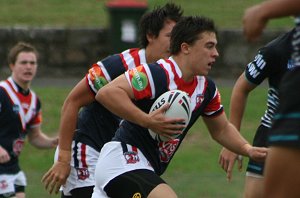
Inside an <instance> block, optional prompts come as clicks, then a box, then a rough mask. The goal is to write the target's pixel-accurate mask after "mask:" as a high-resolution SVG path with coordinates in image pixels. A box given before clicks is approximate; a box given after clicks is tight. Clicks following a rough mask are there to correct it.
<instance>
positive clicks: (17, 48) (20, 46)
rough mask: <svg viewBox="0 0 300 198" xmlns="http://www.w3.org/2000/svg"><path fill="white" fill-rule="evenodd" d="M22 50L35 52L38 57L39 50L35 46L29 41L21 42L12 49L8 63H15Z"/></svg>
mask: <svg viewBox="0 0 300 198" xmlns="http://www.w3.org/2000/svg"><path fill="white" fill-rule="evenodd" d="M21 52H33V53H34V54H35V55H36V56H37V58H38V52H37V50H36V48H35V47H33V46H32V45H31V44H29V43H25V42H19V43H17V44H16V45H15V46H13V47H12V48H11V49H10V51H9V53H8V57H7V61H8V64H15V63H16V60H17V56H18V55H19V53H21Z"/></svg>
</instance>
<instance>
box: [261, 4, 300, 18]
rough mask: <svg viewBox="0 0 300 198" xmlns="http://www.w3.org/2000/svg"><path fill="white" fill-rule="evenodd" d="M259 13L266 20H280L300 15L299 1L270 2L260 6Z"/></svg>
mask: <svg viewBox="0 0 300 198" xmlns="http://www.w3.org/2000/svg"><path fill="white" fill-rule="evenodd" d="M259 9H260V10H261V12H259V13H260V14H261V15H262V18H264V19H267V20H268V19H272V18H279V17H284V16H292V15H299V14H300V3H299V1H298V0H269V1H264V2H263V3H261V4H260V7H259Z"/></svg>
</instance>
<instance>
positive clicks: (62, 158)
mask: <svg viewBox="0 0 300 198" xmlns="http://www.w3.org/2000/svg"><path fill="white" fill-rule="evenodd" d="M57 161H58V162H61V163H67V164H69V163H70V161H71V151H69V150H62V149H59V152H58V159H57Z"/></svg>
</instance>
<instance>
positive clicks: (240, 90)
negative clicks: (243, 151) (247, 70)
mask: <svg viewBox="0 0 300 198" xmlns="http://www.w3.org/2000/svg"><path fill="white" fill-rule="evenodd" d="M245 83H247V82H245V76H244V74H243V75H241V76H240V77H239V79H238V80H237V82H236V84H235V86H234V87H233V90H232V95H231V100H230V114H229V121H230V122H231V123H232V124H233V125H234V126H235V127H236V128H237V129H238V130H240V128H241V123H242V119H243V116H244V111H245V108H246V104H247V99H248V95H249V92H250V90H249V89H248V88H246V85H245Z"/></svg>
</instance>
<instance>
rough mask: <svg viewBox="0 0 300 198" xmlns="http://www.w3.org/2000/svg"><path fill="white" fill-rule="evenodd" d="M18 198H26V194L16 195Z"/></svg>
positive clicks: (19, 193) (18, 193)
mask: <svg viewBox="0 0 300 198" xmlns="http://www.w3.org/2000/svg"><path fill="white" fill-rule="evenodd" d="M16 198H25V193H24V192H17V193H16Z"/></svg>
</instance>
